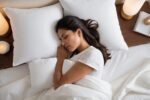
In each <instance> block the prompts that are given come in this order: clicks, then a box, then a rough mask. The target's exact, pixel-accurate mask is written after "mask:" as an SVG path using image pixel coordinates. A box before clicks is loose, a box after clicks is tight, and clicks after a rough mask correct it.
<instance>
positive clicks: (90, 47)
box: [53, 16, 109, 89]
mask: <svg viewBox="0 0 150 100" xmlns="http://www.w3.org/2000/svg"><path fill="white" fill-rule="evenodd" d="M97 28H98V23H97V22H96V21H94V20H91V19H88V20H83V19H80V18H78V17H75V16H65V17H64V18H62V19H60V20H59V21H58V23H57V25H56V32H57V35H58V37H59V39H60V41H61V45H60V46H59V47H58V49H57V64H56V68H55V72H54V78H53V79H54V87H55V89H57V88H59V87H60V86H62V85H64V84H74V83H77V82H78V81H79V80H81V79H83V78H85V77H86V76H88V78H93V79H95V81H99V80H100V78H101V75H102V71H103V67H104V64H105V63H106V61H107V59H109V54H108V53H107V49H106V48H105V47H104V46H103V45H102V44H100V43H99V41H100V40H99V33H98V31H97ZM65 59H69V60H71V61H74V62H75V64H74V65H73V66H72V67H71V68H70V70H68V71H67V72H66V73H65V74H64V75H63V74H62V66H63V62H64V60H65Z"/></svg>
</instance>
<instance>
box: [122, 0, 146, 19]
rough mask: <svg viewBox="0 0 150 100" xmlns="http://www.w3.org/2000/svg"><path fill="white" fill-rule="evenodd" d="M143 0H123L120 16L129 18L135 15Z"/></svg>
mask: <svg viewBox="0 0 150 100" xmlns="http://www.w3.org/2000/svg"><path fill="white" fill-rule="evenodd" d="M144 2H145V0H125V2H124V4H123V8H122V16H123V17H124V18H125V19H131V18H132V17H133V16H134V15H136V14H137V13H138V12H139V10H140V9H141V7H142V5H143V4H144Z"/></svg>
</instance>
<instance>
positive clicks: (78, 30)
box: [76, 28, 82, 37]
mask: <svg viewBox="0 0 150 100" xmlns="http://www.w3.org/2000/svg"><path fill="white" fill-rule="evenodd" d="M76 33H77V34H78V35H79V37H81V36H82V30H81V29H80V28H78V29H77V30H76Z"/></svg>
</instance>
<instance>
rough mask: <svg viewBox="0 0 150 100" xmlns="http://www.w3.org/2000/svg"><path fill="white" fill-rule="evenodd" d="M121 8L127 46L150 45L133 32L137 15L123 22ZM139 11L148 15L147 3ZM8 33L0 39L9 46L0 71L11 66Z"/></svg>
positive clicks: (1, 58)
mask: <svg viewBox="0 0 150 100" xmlns="http://www.w3.org/2000/svg"><path fill="white" fill-rule="evenodd" d="M121 8H122V5H117V12H118V18H119V23H120V26H121V30H122V33H123V36H124V38H125V41H126V42H127V44H128V46H129V47H131V46H135V45H140V44H144V43H150V38H149V37H146V36H144V35H141V34H139V33H136V32H133V27H134V25H135V22H136V20H137V17H138V14H137V15H136V16H135V17H134V18H133V19H132V20H128V21H127V20H124V19H123V18H122V17H121V16H120V11H121ZM141 10H142V11H145V12H148V13H150V5H149V4H148V3H145V4H144V6H143V7H142V9H141ZM8 33H9V35H8V36H6V37H0V41H1V40H4V41H7V42H8V43H9V44H10V45H11V49H10V51H9V52H8V53H7V54H5V55H0V69H4V68H9V67H11V66H12V60H13V37H12V32H11V29H10V30H9V32H8Z"/></svg>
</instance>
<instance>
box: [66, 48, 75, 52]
mask: <svg viewBox="0 0 150 100" xmlns="http://www.w3.org/2000/svg"><path fill="white" fill-rule="evenodd" d="M75 50H76V49H74V48H69V49H68V51H69V52H74V51H75Z"/></svg>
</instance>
